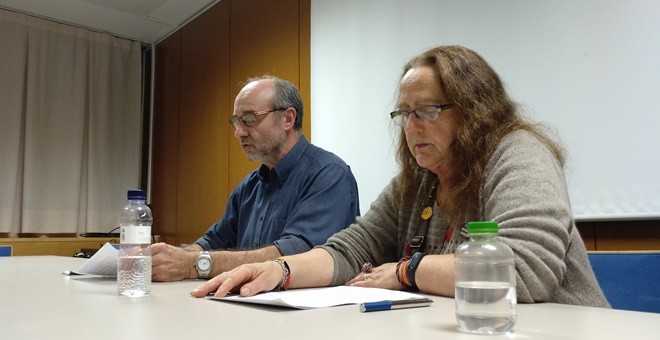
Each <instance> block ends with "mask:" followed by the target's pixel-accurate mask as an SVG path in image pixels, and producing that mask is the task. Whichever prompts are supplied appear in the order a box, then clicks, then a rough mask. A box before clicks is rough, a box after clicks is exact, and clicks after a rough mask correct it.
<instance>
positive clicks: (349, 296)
mask: <svg viewBox="0 0 660 340" xmlns="http://www.w3.org/2000/svg"><path fill="white" fill-rule="evenodd" d="M423 297H424V296H423V295H420V294H415V293H410V292H404V291H400V290H389V289H382V288H366V287H353V286H337V287H324V288H309V289H292V290H287V291H279V292H269V293H262V294H257V295H255V296H250V297H244V296H239V295H231V296H226V297H214V296H208V297H207V299H210V300H221V301H235V302H245V303H255V304H264V305H273V306H281V307H290V308H298V309H312V308H323V307H333V306H340V305H348V304H358V303H365V302H376V301H384V300H389V301H398V300H406V299H419V298H423Z"/></svg>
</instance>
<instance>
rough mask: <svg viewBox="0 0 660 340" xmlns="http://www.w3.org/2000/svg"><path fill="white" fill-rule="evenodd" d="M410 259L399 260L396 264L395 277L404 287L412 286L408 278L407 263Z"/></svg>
mask: <svg viewBox="0 0 660 340" xmlns="http://www.w3.org/2000/svg"><path fill="white" fill-rule="evenodd" d="M409 263H410V260H401V261H399V263H397V265H396V279H397V280H398V281H399V283H400V284H401V285H402V286H403V287H404V288H406V289H410V288H412V284H411V283H410V281H409V280H408V264H409Z"/></svg>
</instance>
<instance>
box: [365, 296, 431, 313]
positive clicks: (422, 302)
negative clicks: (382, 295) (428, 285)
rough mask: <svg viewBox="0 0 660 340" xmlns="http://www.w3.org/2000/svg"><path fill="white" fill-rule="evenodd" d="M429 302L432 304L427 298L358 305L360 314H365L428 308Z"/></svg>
mask: <svg viewBox="0 0 660 340" xmlns="http://www.w3.org/2000/svg"><path fill="white" fill-rule="evenodd" d="M431 302H433V300H431V299H429V298H421V299H407V300H396V301H378V302H365V303H361V304H360V312H365V313H366V312H377V311H379V310H390V309H402V308H415V307H428V306H429V305H431Z"/></svg>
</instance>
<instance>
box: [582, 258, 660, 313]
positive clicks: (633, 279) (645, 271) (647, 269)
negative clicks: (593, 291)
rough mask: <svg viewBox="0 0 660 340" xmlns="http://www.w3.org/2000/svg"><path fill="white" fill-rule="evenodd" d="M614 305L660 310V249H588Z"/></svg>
mask: <svg viewBox="0 0 660 340" xmlns="http://www.w3.org/2000/svg"><path fill="white" fill-rule="evenodd" d="M588 256H589V261H590V262H591V267H592V268H593V270H594V273H595V274H596V278H597V279H598V283H599V284H600V287H601V289H603V293H604V294H605V297H606V298H607V301H609V303H610V305H612V308H616V309H627V310H634V311H642V312H654V313H660V252H589V254H588Z"/></svg>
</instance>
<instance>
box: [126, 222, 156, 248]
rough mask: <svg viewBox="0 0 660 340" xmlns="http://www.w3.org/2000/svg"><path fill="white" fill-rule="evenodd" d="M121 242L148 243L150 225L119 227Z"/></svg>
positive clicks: (149, 240) (149, 241)
mask: <svg viewBox="0 0 660 340" xmlns="http://www.w3.org/2000/svg"><path fill="white" fill-rule="evenodd" d="M119 243H121V244H150V243H151V227H149V226H137V225H136V226H125V227H121V238H120V240H119Z"/></svg>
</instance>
